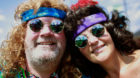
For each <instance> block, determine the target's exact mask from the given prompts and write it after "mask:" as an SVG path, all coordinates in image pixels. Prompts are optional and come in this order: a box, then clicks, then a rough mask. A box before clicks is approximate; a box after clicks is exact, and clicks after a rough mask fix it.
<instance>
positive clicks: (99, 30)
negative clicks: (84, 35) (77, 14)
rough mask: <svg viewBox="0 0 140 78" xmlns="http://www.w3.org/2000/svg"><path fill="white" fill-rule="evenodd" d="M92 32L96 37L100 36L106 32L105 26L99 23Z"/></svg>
mask: <svg viewBox="0 0 140 78" xmlns="http://www.w3.org/2000/svg"><path fill="white" fill-rule="evenodd" d="M92 34H93V35H95V36H96V37H100V36H102V35H103V34H104V26H102V25H100V24H97V25H95V26H93V28H92Z"/></svg>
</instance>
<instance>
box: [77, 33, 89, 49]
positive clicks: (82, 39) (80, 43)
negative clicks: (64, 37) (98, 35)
mask: <svg viewBox="0 0 140 78" xmlns="http://www.w3.org/2000/svg"><path fill="white" fill-rule="evenodd" d="M86 45H87V37H86V36H84V35H79V36H77V37H76V39H75V46H77V47H79V48H83V47H85V46H86Z"/></svg>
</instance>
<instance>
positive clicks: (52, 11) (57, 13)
mask: <svg viewBox="0 0 140 78" xmlns="http://www.w3.org/2000/svg"><path fill="white" fill-rule="evenodd" d="M46 16H48V17H55V18H59V19H61V20H64V18H65V16H66V12H64V11H63V10H60V9H56V8H49V7H40V8H39V9H38V11H37V13H36V14H34V9H29V10H27V11H25V12H23V13H22V14H21V17H22V18H21V20H22V21H23V22H26V21H29V20H31V19H34V18H38V17H46Z"/></svg>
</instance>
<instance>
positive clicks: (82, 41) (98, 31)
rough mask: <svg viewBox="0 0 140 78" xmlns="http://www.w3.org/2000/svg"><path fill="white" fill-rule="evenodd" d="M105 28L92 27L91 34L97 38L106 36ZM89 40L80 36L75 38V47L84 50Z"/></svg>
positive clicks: (97, 25) (99, 26)
mask: <svg viewBox="0 0 140 78" xmlns="http://www.w3.org/2000/svg"><path fill="white" fill-rule="evenodd" d="M104 31H105V30H104V26H102V25H101V24H96V25H93V26H92V29H91V33H92V34H93V35H94V36H96V37H101V36H102V35H103V34H104ZM87 42H88V39H87V36H85V35H79V36H77V37H76V38H75V46H77V47H78V48H84V47H85V46H86V45H87Z"/></svg>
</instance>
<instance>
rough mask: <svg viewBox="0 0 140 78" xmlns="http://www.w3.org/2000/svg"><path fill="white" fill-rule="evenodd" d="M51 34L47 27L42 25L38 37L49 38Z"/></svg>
mask: <svg viewBox="0 0 140 78" xmlns="http://www.w3.org/2000/svg"><path fill="white" fill-rule="evenodd" d="M52 34H53V32H52V30H51V29H50V27H49V25H44V26H43V28H42V29H41V31H40V36H41V37H43V36H49V35H52Z"/></svg>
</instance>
